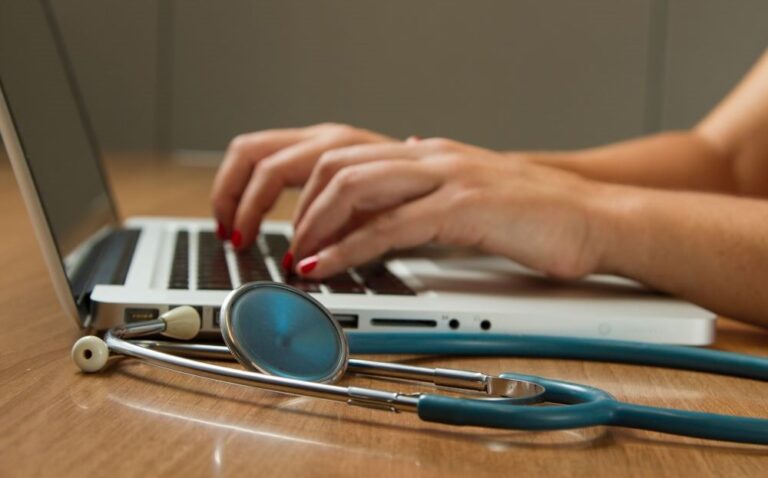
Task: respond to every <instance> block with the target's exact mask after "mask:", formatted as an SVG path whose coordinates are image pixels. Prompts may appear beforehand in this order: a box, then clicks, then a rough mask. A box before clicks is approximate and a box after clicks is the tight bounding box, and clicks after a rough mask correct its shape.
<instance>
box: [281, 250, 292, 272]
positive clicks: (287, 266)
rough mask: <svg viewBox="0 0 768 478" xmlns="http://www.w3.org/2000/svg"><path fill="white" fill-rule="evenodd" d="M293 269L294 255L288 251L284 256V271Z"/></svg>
mask: <svg viewBox="0 0 768 478" xmlns="http://www.w3.org/2000/svg"><path fill="white" fill-rule="evenodd" d="M291 269H293V253H292V252H291V251H288V252H286V253H285V255H284V256H283V270H284V271H290V270H291Z"/></svg>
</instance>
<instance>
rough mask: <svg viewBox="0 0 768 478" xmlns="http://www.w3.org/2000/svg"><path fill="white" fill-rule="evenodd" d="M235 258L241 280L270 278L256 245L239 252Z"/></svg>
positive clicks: (251, 280) (253, 280) (250, 280)
mask: <svg viewBox="0 0 768 478" xmlns="http://www.w3.org/2000/svg"><path fill="white" fill-rule="evenodd" d="M236 258H237V268H238V272H239V273H240V281H241V282H243V283H245V282H256V281H268V280H272V276H271V275H270V273H269V269H268V268H267V264H266V263H265V262H264V256H262V254H261V251H260V250H259V248H258V245H254V246H253V247H252V248H251V249H250V250H247V251H242V252H239V253H238V254H237V256H236Z"/></svg>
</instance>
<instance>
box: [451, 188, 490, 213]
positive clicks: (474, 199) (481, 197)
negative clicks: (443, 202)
mask: <svg viewBox="0 0 768 478" xmlns="http://www.w3.org/2000/svg"><path fill="white" fill-rule="evenodd" d="M450 203H451V206H452V207H451V209H458V208H462V209H465V208H471V207H474V206H477V205H481V206H482V205H483V204H486V198H485V193H484V192H483V191H482V190H481V189H476V188H462V189H459V190H458V191H456V192H455V193H453V194H452V195H451V199H450Z"/></svg>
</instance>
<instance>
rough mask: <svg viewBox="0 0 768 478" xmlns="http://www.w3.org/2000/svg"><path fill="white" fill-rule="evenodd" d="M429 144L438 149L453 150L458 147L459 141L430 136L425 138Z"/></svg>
mask: <svg viewBox="0 0 768 478" xmlns="http://www.w3.org/2000/svg"><path fill="white" fill-rule="evenodd" d="M424 142H425V143H427V145H428V146H430V147H431V148H433V149H434V150H436V151H453V150H455V149H457V146H458V143H456V142H455V141H453V140H450V139H447V138H440V137H438V138H429V139H426V140H424Z"/></svg>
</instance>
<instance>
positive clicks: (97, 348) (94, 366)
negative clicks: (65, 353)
mask: <svg viewBox="0 0 768 478" xmlns="http://www.w3.org/2000/svg"><path fill="white" fill-rule="evenodd" d="M108 358H109V348H108V347H107V344H106V343H105V342H104V341H103V340H101V339H100V338H98V337H94V336H93V335H87V336H85V337H82V338H81V339H80V340H78V341H77V342H75V345H73V346H72V360H73V361H74V362H75V365H77V366H78V367H80V370H82V371H83V372H88V373H92V372H98V371H99V370H101V369H103V368H104V366H105V365H106V364H107V359H108Z"/></svg>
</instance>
